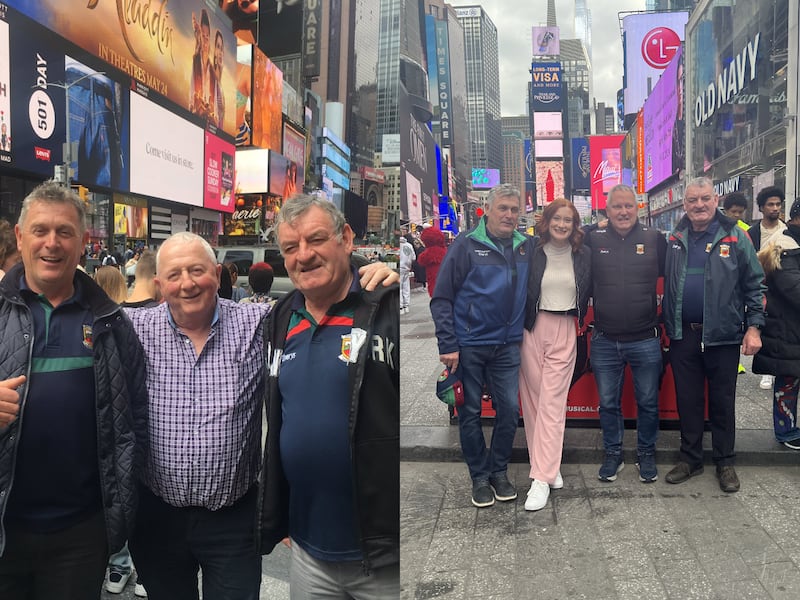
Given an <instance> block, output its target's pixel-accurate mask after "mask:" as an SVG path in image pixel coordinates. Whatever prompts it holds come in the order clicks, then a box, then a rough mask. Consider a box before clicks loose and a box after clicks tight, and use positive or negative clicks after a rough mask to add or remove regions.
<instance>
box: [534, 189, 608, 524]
mask: <svg viewBox="0 0 800 600" xmlns="http://www.w3.org/2000/svg"><path fill="white" fill-rule="evenodd" d="M539 231H540V232H541V233H540V235H539V238H538V239H537V242H536V245H535V249H534V250H533V254H532V255H531V258H530V263H531V265H530V276H529V277H528V295H527V304H526V308H525V329H524V331H523V334H522V346H521V361H520V370H519V395H520V400H521V401H522V415H523V417H524V419H525V437H526V439H527V442H528V456H529V458H530V464H531V469H530V478H531V479H532V480H533V481H532V482H531V487H530V490H528V496H527V499H526V500H525V510H540V509H542V508H544V506H545V505H546V504H547V498H548V497H549V496H550V488H551V487H552V488H554V489H560V488H562V487H564V480H563V479H562V477H561V454H562V451H563V447H564V425H565V423H566V414H567V393H568V392H569V386H570V382H571V380H572V372H573V371H574V369H575V357H576V353H577V328H576V319H577V321H579V322H580V326H583V317H584V315H585V314H586V308H587V306H588V304H589V295H590V293H591V287H592V283H591V270H590V269H591V262H590V256H589V253H588V252H587V251H586V249H585V248H584V247H583V231H581V229H580V215H579V214H578V211H577V210H576V208H575V206H574V205H573V204H572V203H571V202H570V201H569V200H566V199H565V198H556V199H555V200H553V201H552V202H551V203H549V204H548V205H547V206H546V207H545V209H544V212H543V213H542V221H541V224H540V226H539Z"/></svg>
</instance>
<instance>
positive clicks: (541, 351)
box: [430, 178, 800, 511]
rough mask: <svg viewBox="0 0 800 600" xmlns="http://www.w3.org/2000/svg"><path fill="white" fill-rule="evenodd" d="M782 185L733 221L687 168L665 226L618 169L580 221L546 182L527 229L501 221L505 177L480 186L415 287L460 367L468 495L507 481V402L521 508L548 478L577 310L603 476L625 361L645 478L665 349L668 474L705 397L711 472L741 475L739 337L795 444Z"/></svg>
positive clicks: (615, 430)
mask: <svg viewBox="0 0 800 600" xmlns="http://www.w3.org/2000/svg"><path fill="white" fill-rule="evenodd" d="M783 202H784V195H783V192H782V191H781V190H780V189H779V188H776V187H769V188H766V189H764V190H761V192H760V193H759V194H758V196H757V198H756V205H757V206H758V207H759V209H760V210H761V212H762V214H763V219H762V220H760V221H757V222H754V223H753V224H752V225H751V226H748V225H747V224H746V223H745V222H744V220H743V219H744V215H745V212H746V208H747V204H748V203H747V199H746V198H745V197H744V196H743V195H740V194H731V195H729V197H728V198H726V199H725V202H724V205H723V206H720V198H719V196H718V195H717V193H716V192H715V189H714V186H713V183H712V182H711V181H710V180H709V179H706V178H696V179H693V180H691V181H689V182H688V183H687V187H686V191H685V196H684V199H683V205H684V211H685V215H684V216H683V218H682V219H681V220H680V221H679V222H678V224H677V225H676V226H675V229H674V231H672V232H670V233H669V234H668V235H665V233H664V232H661V231H658V230H656V229H653V228H650V227H647V226H644V225H642V224H641V223H639V222H638V210H637V203H636V196H635V192H634V190H633V189H632V188H630V187H629V186H627V185H617V186H615V187H614V188H613V189H612V190H610V192H609V194H608V198H607V206H606V210H607V215H608V217H607V219H604V220H603V221H601V222H599V223H596V224H594V225H591V226H586V227H583V228H581V227H580V220H579V215H578V212H577V210H576V209H575V207H574V206H573V205H572V204H571V203H570V202H569V201H568V200H566V199H563V198H562V199H556V200H555V201H553V202H552V203H550V204H549V205H548V206H547V207H546V208H545V209H544V211H543V213H542V215H541V217H540V218H539V219H537V228H536V231H537V234H538V235H536V236H533V237H531V236H526V235H524V234H522V233H520V232H519V231H517V221H518V217H519V211H520V193H519V191H518V190H516V189H514V188H513V187H512V186H510V185H506V184H501V185H500V186H497V187H495V188H493V189H492V190H491V191H490V192H489V194H488V197H487V201H486V208H485V216H483V217H482V218H481V219H480V220H479V222H478V223H477V225H476V226H475V227H474V228H473V229H471V230H469V231H467V232H465V233H464V234H462V235H460V236H458V237H457V238H456V239H455V241H454V242H453V243H452V245H451V246H450V248H449V250H448V251H447V254H446V256H445V258H444V261H443V262H442V263H441V266H440V268H439V270H438V277H437V280H436V284H435V288H434V289H433V290H432V291H431V293H432V299H431V303H430V310H431V314H432V315H433V320H434V324H435V328H436V337H437V340H438V346H439V359H440V361H441V362H442V363H444V364H445V365H446V366H447V367H448V368H449V369H450V370H451V372H454V373H455V375H456V376H457V377H458V378H460V380H461V381H462V383H463V389H464V404H463V406H461V407H459V409H458V417H459V431H460V438H461V447H462V452H463V455H464V460H465V462H466V464H467V467H468V470H469V475H470V477H471V479H472V503H473V504H474V505H475V506H478V507H487V506H491V505H492V504H493V503H494V502H495V501H496V500H497V501H510V500H513V499H515V498H516V497H517V490H516V489H515V488H514V486H513V485H512V484H511V483H510V481H509V480H508V477H507V474H506V472H507V466H508V460H509V457H510V453H511V445H512V442H513V437H514V431H515V429H516V424H517V419H518V417H519V408H520V406H521V408H522V415H523V418H524V425H525V433H526V439H527V443H528V453H529V457H530V463H531V470H530V478H531V487H530V490H529V491H528V493H527V498H526V502H525V509H526V510H531V511H535V510H539V509H541V508H543V507H544V506H545V505H546V503H547V500H548V497H549V494H550V490H551V489H558V488H560V487H561V486H563V480H562V478H561V474H560V462H561V451H562V446H563V434H564V423H565V416H566V404H567V395H568V392H569V387H570V383H571V381H572V375H573V369H574V368H575V366H576V355H577V353H576V338H577V336H578V334H579V333H582V332H583V331H584V330H585V329H586V328H587V327H589V328H591V347H590V355H591V365H592V371H593V374H594V379H595V383H596V386H597V393H598V397H599V417H600V427H601V430H602V435H603V447H604V450H605V459H604V461H603V464H602V465H601V466H600V468H599V471H598V479H599V480H601V481H604V482H613V481H615V480H616V478H617V474H618V473H619V471H620V470H621V469H622V468H623V467H624V462H623V454H624V453H623V447H622V444H623V432H624V420H623V416H622V410H621V397H622V389H623V383H624V378H625V369H626V367H628V368H629V369H630V371H631V374H632V379H633V387H634V396H635V400H636V409H637V411H636V419H637V420H636V425H637V442H636V444H637V445H636V459H637V460H636V467H637V469H638V472H639V479H640V481H641V482H643V483H646V484H649V483H653V482H655V481H657V480H658V469H657V466H656V461H655V447H656V441H657V439H658V432H659V393H660V388H661V384H662V381H663V377H664V374H665V372H666V367H667V364H668V363H669V365H671V370H672V376H673V380H674V385H675V394H676V403H677V410H678V422H679V428H680V433H681V443H680V452H679V459H678V461H677V463H676V464H675V465H674V466H673V467H672V468H671V469H670V471H669V472H668V473H667V474H666V477H665V480H666V481H667V483H670V484H680V483H683V482H685V481H687V480H688V479H690V478H691V477H694V476H697V475H700V474H701V473H702V472H703V469H704V465H703V448H702V440H703V432H704V429H705V426H706V410H707V414H708V421H709V423H710V429H711V443H712V452H711V456H712V462H713V464H714V466H715V472H716V477H717V479H718V483H719V487H720V489H721V490H722V491H724V492H727V493H733V492H736V491H738V490H739V489H740V485H741V484H740V482H739V478H738V475H737V473H736V470H735V433H736V428H735V405H736V402H735V393H736V378H737V373H738V372H739V368H740V367H741V365H740V364H739V355H740V353H742V354H745V355H755V360H754V362H753V369H754V371H755V372H757V373H763V374H765V375H767V376H774V377H775V379H774V387H773V385H772V382H771V381H770V388H772V389H773V397H774V416H775V436H776V439H777V440H778V441H779V442H780V443H782V444H784V445H785V446H786V447H787V448H792V449H800V428H798V424H797V394H798V387H800V318H799V317H798V316H797V315H798V314H800V300H798V298H800V201H796V202H795V203H794V205H793V206H792V207H791V209H790V211H789V216H790V221H789V223H788V224H784V223H783V222H782V221H781V220H780V215H781V213H782V210H783V208H784V206H783ZM723 209H724V212H723ZM748 230H749V234H748ZM756 232H757V233H756ZM759 249H760V252H758V251H759ZM757 252H758V254H757ZM762 265H763V268H762ZM765 272H766V279H765ZM661 278H663V303H662V305H661V306H659V290H658V284H659V280H660V279H661ZM590 296H591V298H592V306H593V314H592V318H591V319H590V320H589V319H587V318H586V312H587V310H586V307H587V302H588V299H589V297H590ZM765 306H766V308H765ZM587 321H590V322H587ZM762 336H763V340H764V341H763V348H762ZM762 387H763V386H762ZM487 391H488V393H489V394H490V395H491V398H492V402H493V406H494V409H495V411H496V418H495V419H494V427H493V433H492V437H491V441H490V443H489V445H488V447H487V444H486V442H485V440H484V437H483V432H482V427H481V420H480V418H481V401H482V396H483V395H484V393H485V392H487ZM517 398H519V403H518V400H517Z"/></svg>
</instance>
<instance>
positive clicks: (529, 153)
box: [520, 139, 536, 212]
mask: <svg viewBox="0 0 800 600" xmlns="http://www.w3.org/2000/svg"><path fill="white" fill-rule="evenodd" d="M523 152H524V154H525V212H533V211H534V210H536V180H535V175H536V172H535V170H534V168H533V145H532V144H531V140H529V139H525V141H524V142H523ZM520 191H522V190H520Z"/></svg>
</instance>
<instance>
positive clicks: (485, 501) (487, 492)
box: [472, 481, 494, 508]
mask: <svg viewBox="0 0 800 600" xmlns="http://www.w3.org/2000/svg"><path fill="white" fill-rule="evenodd" d="M472 504H474V505H475V506H477V507H478V508H486V507H487V506H491V505H492V504H494V492H493V491H492V487H491V486H490V485H489V482H488V481H475V482H473V483H472Z"/></svg>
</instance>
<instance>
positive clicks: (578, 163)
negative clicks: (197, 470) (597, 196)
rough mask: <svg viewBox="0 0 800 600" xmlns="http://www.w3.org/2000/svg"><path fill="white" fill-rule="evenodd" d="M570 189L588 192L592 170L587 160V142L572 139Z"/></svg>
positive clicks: (585, 140) (583, 139) (584, 139)
mask: <svg viewBox="0 0 800 600" xmlns="http://www.w3.org/2000/svg"><path fill="white" fill-rule="evenodd" d="M571 142H572V169H571V172H572V189H573V190H589V189H590V183H591V180H590V177H589V176H590V174H591V170H592V166H591V161H590V160H589V140H587V139H586V138H572V140H571Z"/></svg>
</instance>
